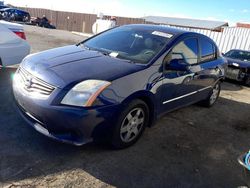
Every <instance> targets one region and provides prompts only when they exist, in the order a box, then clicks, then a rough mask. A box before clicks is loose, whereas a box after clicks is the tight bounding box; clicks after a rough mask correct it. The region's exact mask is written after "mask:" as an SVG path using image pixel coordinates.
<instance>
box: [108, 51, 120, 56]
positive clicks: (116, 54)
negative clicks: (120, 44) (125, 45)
mask: <svg viewBox="0 0 250 188" xmlns="http://www.w3.org/2000/svg"><path fill="white" fill-rule="evenodd" d="M109 55H110V56H111V57H117V56H118V55H119V53H117V52H111V53H110V54H109Z"/></svg>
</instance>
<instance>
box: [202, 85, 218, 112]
mask: <svg viewBox="0 0 250 188" xmlns="http://www.w3.org/2000/svg"><path fill="white" fill-rule="evenodd" d="M220 91H221V82H217V83H216V84H215V85H214V87H213V89H212V91H211V93H210V94H209V96H208V98H207V99H206V100H204V101H201V104H202V105H203V106H205V107H212V106H213V105H214V104H215V103H216V101H217V100H218V98H219V96H220Z"/></svg>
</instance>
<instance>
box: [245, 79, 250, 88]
mask: <svg viewBox="0 0 250 188" xmlns="http://www.w3.org/2000/svg"><path fill="white" fill-rule="evenodd" d="M245 84H246V85H247V86H248V87H250V77H247V78H246V81H245Z"/></svg>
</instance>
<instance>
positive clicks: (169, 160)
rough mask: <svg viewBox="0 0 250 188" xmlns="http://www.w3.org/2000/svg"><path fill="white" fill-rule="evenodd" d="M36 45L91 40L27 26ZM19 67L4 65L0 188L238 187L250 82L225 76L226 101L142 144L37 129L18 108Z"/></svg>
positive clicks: (248, 127)
mask: <svg viewBox="0 0 250 188" xmlns="http://www.w3.org/2000/svg"><path fill="white" fill-rule="evenodd" d="M25 30H26V35H27V39H28V41H29V43H30V44H31V46H32V52H39V51H41V50H46V49H50V48H54V47H58V46H64V45H67V44H74V43H77V42H80V41H81V40H83V39H84V37H82V36H77V35H73V34H71V33H70V32H66V31H57V30H47V29H41V28H36V27H31V26H25ZM13 72H14V69H6V68H5V69H2V70H0V92H1V97H0V130H1V131H0V143H1V144H0V187H18V186H23V187H35V186H38V187H39V186H40V187H42V186H46V187H113V186H114V187H238V186H242V185H244V181H243V177H242V169H241V167H240V165H239V164H238V162H237V157H238V156H239V155H241V154H243V153H244V152H246V151H248V150H249V143H250V136H249V135H250V115H249V113H250V88H247V87H244V86H242V85H236V84H235V83H227V82H225V83H223V90H222V93H221V97H220V99H219V101H218V103H217V104H216V105H215V106H214V107H212V108H210V109H207V108H203V107H200V106H197V105H193V106H191V107H187V108H184V109H181V110H177V111H175V112H172V113H169V114H166V115H165V116H163V117H162V118H161V119H159V120H158V122H157V123H156V125H155V126H154V127H152V128H148V129H147V130H146V131H145V133H144V135H143V137H142V138H141V139H140V140H139V142H138V143H137V144H135V145H134V146H132V147H130V148H128V149H125V150H120V151H113V150H110V149H109V148H107V147H106V146H105V145H100V144H99V145H97V144H88V145H85V146H82V147H75V146H71V145H66V144H61V143H58V142H55V141H53V140H50V139H49V138H46V137H44V136H43V135H41V134H39V133H37V132H36V131H35V130H33V129H32V128H30V127H29V126H28V125H27V123H26V122H24V120H23V119H22V118H21V117H20V116H19V114H18V113H17V112H16V110H15V105H14V102H13V98H12V95H11V74H12V73H13Z"/></svg>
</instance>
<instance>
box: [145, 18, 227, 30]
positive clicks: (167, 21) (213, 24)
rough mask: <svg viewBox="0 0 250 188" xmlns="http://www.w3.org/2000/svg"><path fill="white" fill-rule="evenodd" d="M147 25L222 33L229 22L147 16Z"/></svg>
mask: <svg viewBox="0 0 250 188" xmlns="http://www.w3.org/2000/svg"><path fill="white" fill-rule="evenodd" d="M144 19H145V21H146V22H147V23H152V24H161V25H169V26H176V27H185V28H192V29H206V30H211V31H222V28H223V27H226V26H228V23H227V22H221V21H211V20H198V19H189V18H173V17H160V16H146V17H144Z"/></svg>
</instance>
